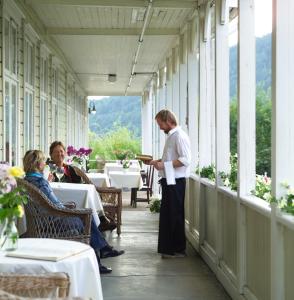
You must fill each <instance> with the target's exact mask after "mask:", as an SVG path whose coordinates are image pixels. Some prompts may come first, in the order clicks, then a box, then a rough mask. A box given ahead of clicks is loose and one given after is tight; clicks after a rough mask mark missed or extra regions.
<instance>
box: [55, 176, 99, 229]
mask: <svg viewBox="0 0 294 300" xmlns="http://www.w3.org/2000/svg"><path fill="white" fill-rule="evenodd" d="M50 186H51V187H52V190H53V192H54V194H55V195H56V196H57V198H58V199H59V200H60V201H61V202H62V203H66V202H69V201H74V202H75V203H76V206H77V208H91V209H92V215H93V218H94V220H95V223H96V225H97V226H98V225H99V224H100V220H99V217H98V213H97V211H98V212H99V211H103V207H102V203H101V198H100V196H99V194H98V192H97V191H96V188H95V185H93V184H77V183H66V182H50Z"/></svg>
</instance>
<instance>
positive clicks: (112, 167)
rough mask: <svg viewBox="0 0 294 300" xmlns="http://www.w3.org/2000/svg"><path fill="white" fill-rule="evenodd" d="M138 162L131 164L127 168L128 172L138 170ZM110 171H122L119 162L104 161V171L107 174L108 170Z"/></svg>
mask: <svg viewBox="0 0 294 300" xmlns="http://www.w3.org/2000/svg"><path fill="white" fill-rule="evenodd" d="M140 169H141V168H140V165H139V163H134V164H131V165H130V167H129V168H128V171H129V172H140ZM112 171H123V166H122V164H120V163H106V164H105V167H104V173H105V174H108V175H109V172H112Z"/></svg>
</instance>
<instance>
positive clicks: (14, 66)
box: [10, 26, 17, 74]
mask: <svg viewBox="0 0 294 300" xmlns="http://www.w3.org/2000/svg"><path fill="white" fill-rule="evenodd" d="M10 57H11V69H10V70H11V72H12V73H13V74H16V72H17V33H16V27H14V26H11V41H10Z"/></svg>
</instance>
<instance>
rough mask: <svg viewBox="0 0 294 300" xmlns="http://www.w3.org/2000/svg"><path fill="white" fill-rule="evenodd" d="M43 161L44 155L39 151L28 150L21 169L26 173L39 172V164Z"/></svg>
mask: <svg viewBox="0 0 294 300" xmlns="http://www.w3.org/2000/svg"><path fill="white" fill-rule="evenodd" d="M42 161H45V155H44V153H43V152H42V151H40V150H28V151H27V152H26V154H25V156H24V158H23V169H24V171H25V172H26V173H28V172H36V171H39V170H40V163H41V162H42Z"/></svg>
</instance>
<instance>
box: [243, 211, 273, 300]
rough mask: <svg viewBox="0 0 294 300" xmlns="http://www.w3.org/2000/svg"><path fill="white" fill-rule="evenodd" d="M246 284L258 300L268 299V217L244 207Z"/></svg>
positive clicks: (269, 247)
mask: <svg viewBox="0 0 294 300" xmlns="http://www.w3.org/2000/svg"><path fill="white" fill-rule="evenodd" d="M245 209H246V283H247V284H246V285H247V286H248V289H249V290H250V292H251V293H252V294H253V295H254V296H255V297H256V298H257V299H258V300H268V299H270V298H271V297H270V292H271V287H270V271H271V255H270V249H271V241H270V229H271V224H270V219H269V218H267V217H265V216H264V215H262V214H260V213H258V212H257V211H256V210H252V209H251V208H250V207H246V208H245Z"/></svg>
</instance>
